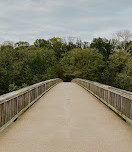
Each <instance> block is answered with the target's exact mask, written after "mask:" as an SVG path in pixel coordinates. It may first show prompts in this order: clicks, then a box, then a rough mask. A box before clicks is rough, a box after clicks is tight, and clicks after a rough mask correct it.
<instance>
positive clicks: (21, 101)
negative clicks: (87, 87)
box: [0, 78, 62, 132]
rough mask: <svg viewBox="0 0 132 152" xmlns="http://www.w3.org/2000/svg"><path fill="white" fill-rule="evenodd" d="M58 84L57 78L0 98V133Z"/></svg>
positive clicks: (59, 80)
mask: <svg viewBox="0 0 132 152" xmlns="http://www.w3.org/2000/svg"><path fill="white" fill-rule="evenodd" d="M59 82H62V80H61V79H59V78H56V79H51V80H47V81H43V82H40V83H37V84H34V85H31V86H29V87H26V88H23V89H20V90H17V91H13V92H10V93H7V94H4V95H2V96H0V132H2V131H3V130H4V129H5V128H6V127H7V126H9V125H10V124H11V123H12V122H13V121H14V120H15V119H17V117H19V116H20V115H21V114H22V113H23V112H24V111H25V110H26V109H28V108H29V107H30V106H31V105H32V104H33V103H34V102H36V101H37V100H38V99H39V98H40V97H41V96H42V95H43V94H44V93H45V92H47V91H48V90H49V89H50V88H52V87H53V86H54V85H56V84H57V83H59Z"/></svg>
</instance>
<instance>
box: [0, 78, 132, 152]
mask: <svg viewBox="0 0 132 152" xmlns="http://www.w3.org/2000/svg"><path fill="white" fill-rule="evenodd" d="M80 86H81V87H80ZM82 87H83V88H82ZM51 88H52V89H51ZM16 120H17V121H16ZM0 134H1V135H0V152H9V151H10V152H14V151H19V152H23V151H24V152H29V151H32V152H40V151H46V152H53V151H54V152H67V151H71V152H74V151H75V152H77V151H78V152H88V151H92V152H94V151H95V152H97V151H100V152H106V151H107V152H117V151H120V152H124V151H125V152H130V151H131V150H132V93H131V92H129V91H125V90H121V89H117V88H114V87H111V86H107V85H103V84H100V83H97V82H93V81H89V80H84V79H79V78H76V79H73V80H72V82H62V80H61V79H59V78H56V79H51V80H47V81H44V82H40V83H37V84H34V85H32V86H29V87H26V88H23V89H20V90H17V91H14V92H11V93H8V94H5V95H2V96H0Z"/></svg>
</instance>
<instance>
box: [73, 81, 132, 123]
mask: <svg viewBox="0 0 132 152" xmlns="http://www.w3.org/2000/svg"><path fill="white" fill-rule="evenodd" d="M72 82H75V83H77V84H79V85H80V86H82V87H84V88H85V89H86V90H88V91H89V92H91V93H92V94H93V95H95V96H96V97H97V98H98V99H100V100H101V101H102V102H103V103H105V104H106V105H107V106H108V107H110V108H111V109H112V110H114V111H115V112H116V113H117V114H118V115H120V116H121V117H122V118H123V119H125V120H126V121H127V122H129V123H130V124H132V92H130V91H126V90H122V89H118V88H114V87H111V86H108V85H104V84H101V83H98V82H93V81H89V80H84V79H79V78H76V79H73V80H72Z"/></svg>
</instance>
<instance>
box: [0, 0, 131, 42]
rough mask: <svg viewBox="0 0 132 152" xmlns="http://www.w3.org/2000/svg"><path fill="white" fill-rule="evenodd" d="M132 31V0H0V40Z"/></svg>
mask: <svg viewBox="0 0 132 152" xmlns="http://www.w3.org/2000/svg"><path fill="white" fill-rule="evenodd" d="M123 29H128V30H130V31H132V0H0V43H2V42H3V41H6V40H10V41H14V42H17V41H28V42H30V43H31V44H32V43H33V42H34V41H35V39H37V38H43V39H48V38H51V37H62V38H65V37H69V36H72V37H77V38H79V39H82V40H85V41H91V40H92V39H93V38H94V37H99V36H100V37H106V38H110V36H111V35H112V33H114V32H116V31H119V30H123Z"/></svg>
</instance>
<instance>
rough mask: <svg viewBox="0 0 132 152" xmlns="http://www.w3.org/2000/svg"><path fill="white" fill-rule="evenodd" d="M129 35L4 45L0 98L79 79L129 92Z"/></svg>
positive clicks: (131, 46)
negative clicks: (28, 88) (49, 82)
mask: <svg viewBox="0 0 132 152" xmlns="http://www.w3.org/2000/svg"><path fill="white" fill-rule="evenodd" d="M131 37H132V33H131V32H130V31H128V30H124V31H119V32H117V33H115V35H114V38H112V39H106V38H101V37H99V38H94V39H93V41H92V42H91V43H89V42H84V41H81V40H76V41H75V40H74V39H73V38H69V39H68V40H64V39H62V38H55V37H54V38H51V39H48V40H45V39H37V40H36V41H35V42H34V44H33V45H30V44H29V43H28V42H24V41H20V42H17V43H15V44H14V43H13V42H10V41H5V42H3V43H2V44H1V46H0V95H2V94H4V93H7V92H10V91H13V90H17V89H20V88H23V87H26V86H29V85H32V84H35V83H38V82H40V81H44V80H47V79H51V78H55V77H59V78H61V79H63V80H64V81H71V80H72V79H73V78H76V77H78V78H83V79H88V80H92V81H97V82H100V83H103V84H107V85H110V86H114V87H118V88H121V89H125V90H129V91H132V41H131Z"/></svg>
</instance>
